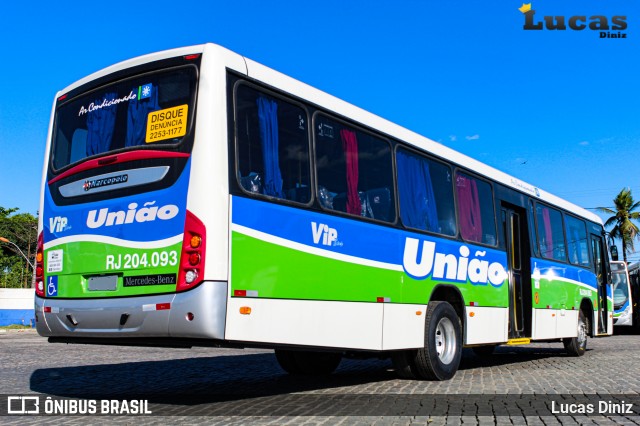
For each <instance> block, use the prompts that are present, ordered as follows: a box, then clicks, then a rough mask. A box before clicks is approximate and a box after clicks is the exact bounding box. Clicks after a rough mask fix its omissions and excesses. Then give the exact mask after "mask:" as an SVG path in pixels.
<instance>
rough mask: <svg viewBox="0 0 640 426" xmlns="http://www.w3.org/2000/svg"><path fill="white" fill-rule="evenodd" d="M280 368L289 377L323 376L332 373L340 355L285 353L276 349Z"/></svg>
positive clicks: (332, 353)
mask: <svg viewBox="0 0 640 426" xmlns="http://www.w3.org/2000/svg"><path fill="white" fill-rule="evenodd" d="M275 352H276V359H277V360H278V364H280V367H282V369H283V370H284V371H286V372H287V373H289V374H291V375H304V376H325V375H329V374H331V373H333V372H334V371H335V370H336V368H338V365H339V364H340V361H341V360H342V355H340V354H339V353H334V352H307V351H287V350H283V349H276V351H275Z"/></svg>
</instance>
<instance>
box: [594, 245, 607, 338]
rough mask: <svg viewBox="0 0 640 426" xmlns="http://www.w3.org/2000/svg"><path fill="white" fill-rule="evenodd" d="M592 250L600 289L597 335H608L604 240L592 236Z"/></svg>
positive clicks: (597, 283)
mask: <svg viewBox="0 0 640 426" xmlns="http://www.w3.org/2000/svg"><path fill="white" fill-rule="evenodd" d="M591 248H592V250H593V260H594V265H595V272H596V286H597V287H598V328H597V330H596V334H606V333H607V323H608V321H607V318H608V317H609V316H608V307H607V271H606V267H605V258H604V256H605V255H606V252H605V250H604V249H603V245H602V238H601V237H599V236H597V235H591Z"/></svg>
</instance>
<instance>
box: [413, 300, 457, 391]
mask: <svg viewBox="0 0 640 426" xmlns="http://www.w3.org/2000/svg"><path fill="white" fill-rule="evenodd" d="M461 357H462V326H461V325H460V318H458V315H457V314H456V311H455V309H453V306H451V305H450V304H449V303H448V302H430V303H429V305H428V307H427V315H426V318H425V345H424V348H421V349H418V350H417V351H416V354H415V357H414V359H413V362H412V363H411V367H412V369H411V371H412V372H413V373H414V374H415V375H416V376H418V378H421V379H426V380H449V379H451V378H452V377H453V376H454V375H455V374H456V371H458V366H459V365H460V358H461Z"/></svg>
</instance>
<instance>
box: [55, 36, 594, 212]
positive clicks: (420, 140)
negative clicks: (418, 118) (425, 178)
mask: <svg viewBox="0 0 640 426" xmlns="http://www.w3.org/2000/svg"><path fill="white" fill-rule="evenodd" d="M197 53H204V54H205V55H204V56H216V57H217V59H218V60H219V61H221V62H222V63H223V64H224V65H225V67H227V68H231V69H234V70H236V71H238V72H241V73H243V74H246V75H247V76H248V77H250V78H253V79H256V80H260V81H262V82H264V83H265V84H268V85H270V86H273V87H275V88H277V89H279V90H282V91H284V92H287V93H289V94H291V95H293V96H296V97H299V98H303V99H305V100H307V101H309V102H312V103H314V104H316V105H318V106H319V107H322V108H326V109H329V110H331V111H334V112H335V113H337V114H340V115H342V116H344V117H348V118H349V119H352V120H354V121H356V122H359V123H361V124H362V125H365V126H367V127H371V128H373V129H375V130H377V131H380V132H383V133H385V134H387V135H389V136H391V137H393V138H396V139H398V140H400V141H403V142H405V143H408V144H411V145H413V146H415V147H417V148H420V149H423V150H425V151H427V152H429V153H432V154H434V155H436V156H438V157H441V158H443V159H445V160H448V161H451V162H453V163H456V164H458V165H460V166H462V167H466V168H468V169H470V170H472V171H474V172H475V173H478V174H480V175H483V176H485V177H487V178H489V179H492V180H494V181H496V182H499V183H501V184H503V185H505V186H507V187H510V188H513V189H515V190H517V191H520V192H522V193H525V194H527V195H530V196H531V197H533V198H536V199H539V200H541V201H543V202H547V203H549V204H552V205H555V206H558V207H560V208H562V209H564V210H566V211H568V212H570V213H573V214H575V215H577V216H580V217H583V218H585V219H587V220H590V221H592V222H595V223H598V224H600V225H602V223H603V222H602V219H601V218H600V217H599V216H598V215H596V214H594V213H592V212H589V211H587V210H585V209H584V208H582V207H579V206H577V205H575V204H573V203H570V202H568V201H566V200H563V199H562V198H559V197H557V196H555V195H553V194H550V193H548V192H546V191H544V190H542V189H539V188H537V187H535V186H533V185H531V184H529V183H526V182H523V181H521V180H519V179H517V178H515V177H513V176H510V175H508V174H506V173H504V172H501V171H499V170H497V169H495V168H493V167H491V166H489V165H487V164H484V163H482V162H480V161H478V160H475V159H473V158H471V157H468V156H466V155H464V154H462V153H460V152H458V151H455V150H453V149H451V148H449V147H446V146H444V145H442V144H440V143H438V142H435V141H433V140H431V139H428V138H426V137H424V136H422V135H419V134H417V133H415V132H413V131H411V130H408V129H406V128H404V127H402V126H399V125H397V124H394V123H392V122H391V121H389V120H386V119H384V118H382V117H380V116H377V115H375V114H373V113H370V112H368V111H365V110H364V109H362V108H359V107H356V106H355V105H352V104H350V103H348V102H346V101H343V100H341V99H339V98H337V97H335V96H333V95H330V94H328V93H326V92H323V91H321V90H319V89H316V88H314V87H312V86H310V85H308V84H306V83H303V82H301V81H299V80H296V79H294V78H292V77H289V76H287V75H285V74H282V73H280V72H278V71H275V70H273V69H271V68H269V67H267V66H264V65H262V64H259V63H258V62H255V61H253V60H251V59H248V58H245V57H243V56H241V55H239V54H237V53H234V52H232V51H230V50H228V49H226V48H224V47H221V46H218V45H216V44H211V43H208V44H203V45H197V46H191V47H183V48H179V49H171V50H165V51H161V52H157V53H151V54H148V55H144V56H139V57H137V58H133V59H129V60H126V61H123V62H120V63H117V64H114V65H112V66H109V67H107V68H104V69H102V70H100V71H97V72H95V73H93V74H91V75H89V76H87V77H85V78H83V79H81V80H78V81H77V82H75V83H73V84H71V85H70V86H68V87H66V88H65V89H63V90H62V91H60V92H59V93H58V94H57V95H56V98H58V97H60V96H61V95H62V94H64V93H67V92H69V91H71V90H73V89H74V88H76V87H78V86H81V85H83V84H85V83H88V82H90V81H92V80H94V79H96V78H100V77H103V76H105V75H108V74H110V73H112V72H115V71H119V70H122V69H125V68H128V67H133V66H136V65H141V64H145V63H148V62H153V61H158V60H162V59H167V58H171V57H175V56H181V55H189V54H197ZM203 60H204V59H203Z"/></svg>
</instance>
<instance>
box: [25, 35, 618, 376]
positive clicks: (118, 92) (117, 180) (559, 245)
mask: <svg viewBox="0 0 640 426" xmlns="http://www.w3.org/2000/svg"><path fill="white" fill-rule="evenodd" d="M40 212H41V215H40V223H39V225H40V231H41V232H40V235H39V245H38V253H37V271H36V301H35V304H36V313H37V329H38V332H39V333H40V334H41V335H42V336H47V337H49V340H50V341H51V342H66V343H96V344H121V345H157V346H167V345H168V346H186V347H189V346H199V345H200V346H213V347H218V346H220V347H224V346H233V347H238V346H240V347H258V348H272V349H274V350H275V353H276V357H277V359H278V362H279V363H280V365H281V366H282V367H283V369H284V370H285V371H287V372H289V373H291V374H326V373H330V372H332V371H333V370H334V369H335V368H336V367H337V365H338V363H339V362H340V360H341V358H342V357H343V356H345V355H346V356H367V355H372V356H389V357H391V358H392V360H393V363H394V365H395V367H396V369H397V370H398V372H399V374H400V375H401V376H403V377H415V378H423V379H437V380H443V379H449V378H451V377H453V375H454V374H455V372H456V371H457V369H458V365H459V362H460V358H461V354H462V349H463V347H472V348H475V350H476V351H477V353H487V352H491V351H492V350H493V348H495V347H496V346H498V345H501V344H527V343H530V342H533V341H551V342H564V346H565V347H566V349H567V351H568V352H569V353H571V354H573V355H582V354H584V352H585V349H586V345H587V337H588V336H591V337H595V336H604V335H610V334H611V333H612V330H613V325H612V324H613V317H612V314H613V309H612V308H613V304H612V292H611V284H610V282H611V281H610V267H609V260H608V254H607V247H606V242H605V234H604V229H603V225H602V221H601V220H600V218H599V217H598V216H596V215H594V214H592V213H590V212H588V211H586V210H584V209H582V208H579V207H577V206H575V205H573V204H571V203H569V202H567V201H565V200H562V199H560V198H558V197H555V196H553V195H551V194H549V193H547V192H545V191H542V190H540V189H538V188H536V187H534V186H532V185H529V184H527V183H524V182H522V181H520V180H518V179H516V178H513V177H511V176H508V175H506V174H504V173H502V172H499V171H497V170H495V169H493V168H491V167H489V166H487V165H485V164H482V163H480V162H478V161H476V160H473V159H471V158H469V157H466V156H464V155H462V154H460V153H458V152H455V151H453V150H451V149H449V148H447V147H445V146H443V145H440V144H438V143H435V142H433V141H431V140H429V139H427V138H425V137H422V136H420V135H418V134H416V133H413V132H411V131H409V130H406V129H404V128H402V127H400V126H397V125H395V124H393V123H391V122H389V121H387V120H384V119H382V118H380V117H378V116H376V115H374V114H371V113H369V112H366V111H364V110H362V109H360V108H357V107H355V106H353V105H351V104H348V103H346V102H344V101H341V100H339V99H337V98H335V97H333V96H331V95H328V94H326V93H324V92H322V91H320V90H317V89H315V88H313V87H310V86H308V85H306V84H304V83H301V82H299V81H297V80H294V79H293V78H290V77H287V76H285V75H283V74H281V73H278V72H276V71H274V70H272V69H270V68H267V67H265V66H263V65H261V64H259V63H256V62H254V61H252V60H250V59H248V58H245V57H243V56H241V55H239V54H236V53H233V52H230V51H228V50H226V49H224V48H222V47H219V46H216V45H212V44H206V45H201V46H194V47H188V48H182V49H176V50H170V51H165V52H160V53H155V54H151V55H147V56H142V57H139V58H136V59H132V60H128V61H125V62H122V63H119V64H116V65H114V66H111V67H108V68H106V69H104V70H101V71H98V72H96V73H95V74H92V75H90V76H88V77H86V78H83V79H82V80H80V81H78V82H76V83H73V84H72V85H70V86H69V87H67V88H65V89H63V90H62V91H60V92H59V93H58V94H57V95H56V98H55V101H54V105H53V111H52V115H51V122H50V126H49V137H48V140H47V148H46V159H45V164H44V177H43V181H42V197H41V204H40Z"/></svg>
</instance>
